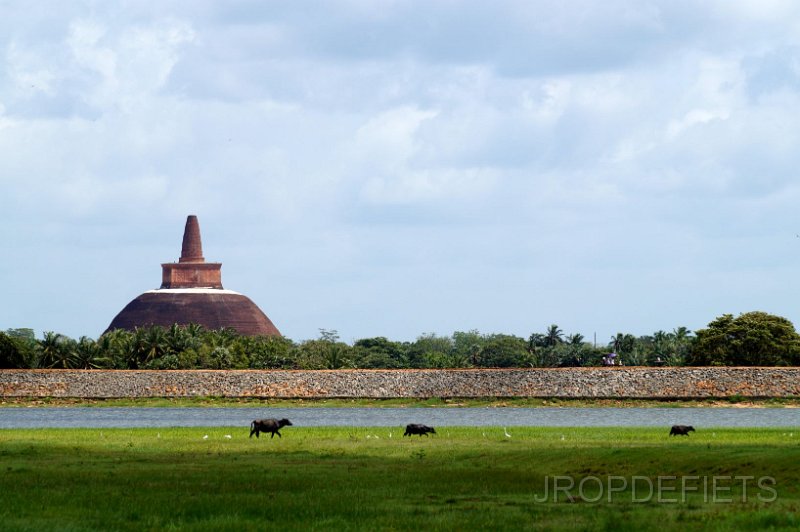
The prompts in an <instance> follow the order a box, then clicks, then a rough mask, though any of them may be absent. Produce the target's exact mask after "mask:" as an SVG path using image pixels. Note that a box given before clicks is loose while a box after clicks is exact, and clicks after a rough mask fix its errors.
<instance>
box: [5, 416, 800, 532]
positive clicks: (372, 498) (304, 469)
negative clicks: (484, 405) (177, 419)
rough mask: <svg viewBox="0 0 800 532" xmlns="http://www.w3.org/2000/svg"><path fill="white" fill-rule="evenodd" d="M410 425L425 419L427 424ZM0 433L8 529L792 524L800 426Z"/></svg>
mask: <svg viewBox="0 0 800 532" xmlns="http://www.w3.org/2000/svg"><path fill="white" fill-rule="evenodd" d="M410 421H420V422H424V421H425V420H424V416H423V418H415V419H414V420H410ZM696 428H697V431H696V432H693V433H691V435H690V436H688V437H670V436H669V427H664V428H663V429H661V428H659V429H644V428H636V429H629V428H624V429H623V428H532V427H531V428H521V427H515V428H513V429H511V428H509V429H508V430H506V429H504V428H502V427H490V428H452V427H442V428H441V429H440V430H437V434H436V435H432V436H430V437H425V436H422V437H420V436H413V437H405V438H404V437H402V433H403V427H397V428H308V427H298V426H292V427H286V428H285V429H284V430H283V431H282V432H283V438H277V437H276V438H274V439H270V438H266V439H265V438H263V437H262V438H260V439H256V438H252V439H250V438H248V431H249V427H243V426H242V427H226V428H219V427H216V428H191V429H189V428H176V429H163V428H162V429H115V430H109V429H103V430H100V429H94V430H84V429H74V430H59V431H53V430H48V429H46V428H43V429H38V430H0V455H2V467H3V472H2V473H3V474H2V475H0V490H2V493H3V497H2V498H0V522H2V523H3V526H2V528H3V529H4V530H12V531H16V530H51V529H60V530H142V529H145V530H163V529H175V530H198V531H199V530H209V529H213V530H237V531H238V530H261V529H264V528H270V527H275V528H278V527H280V528H281V529H285V530H301V529H302V530H308V529H326V530H329V529H337V530H338V529H342V530H398V529H402V530H408V529H419V528H425V529H432V530H466V529H473V528H475V527H480V528H487V529H492V530H512V529H513V530H520V529H530V530H537V529H538V530H546V529H549V530H552V529H556V530H563V529H592V530H603V529H613V530H652V529H659V530H665V531H668V530H687V529H690V530H751V529H773V530H781V529H783V530H795V529H797V527H798V526H800V518H798V517H797V513H796V510H797V507H798V504H800V494H798V486H800V465H798V464H800V447H798V445H797V439H798V438H800V429H798V430H797V431H792V430H788V429H714V428H707V427H705V428H704V427H696Z"/></svg>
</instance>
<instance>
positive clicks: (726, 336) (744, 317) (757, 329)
mask: <svg viewBox="0 0 800 532" xmlns="http://www.w3.org/2000/svg"><path fill="white" fill-rule="evenodd" d="M798 362H800V335H798V334H797V332H796V331H795V329H794V325H792V322H790V321H789V320H787V319H786V318H782V317H780V316H773V315H771V314H767V313H765V312H748V313H746V314H741V315H739V316H738V317H736V318H734V317H733V316H732V315H730V314H725V315H724V316H721V317H719V318H717V319H716V320H714V321H712V322H711V323H709V324H708V328H706V329H701V330H699V331H697V341H696V343H695V346H694V349H693V350H692V355H691V357H690V359H689V363H690V364H693V365H701V366H711V365H718V366H791V365H796V364H797V363H798Z"/></svg>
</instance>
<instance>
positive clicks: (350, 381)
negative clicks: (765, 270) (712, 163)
mask: <svg viewBox="0 0 800 532" xmlns="http://www.w3.org/2000/svg"><path fill="white" fill-rule="evenodd" d="M0 396H2V397H84V398H116V397H127V398H140V397H244V398H246V397H255V398H285V399H290V398H308V399H322V398H429V397H439V398H456V397H458V398H481V397H542V398H573V399H574V398H597V399H618V398H638V399H691V398H728V397H752V398H773V397H778V398H780V397H796V396H800V367H783V368H772V367H738V368H728V367H668V368H653V367H609V368H528V369H521V368H520V369H516V368H515V369H460V370H433V369H427V370H423V369H420V370H309V371H306V370H294V371H288V370H264V371H259V370H244V371H238V370H216V371H215V370H186V371H157V370H0Z"/></svg>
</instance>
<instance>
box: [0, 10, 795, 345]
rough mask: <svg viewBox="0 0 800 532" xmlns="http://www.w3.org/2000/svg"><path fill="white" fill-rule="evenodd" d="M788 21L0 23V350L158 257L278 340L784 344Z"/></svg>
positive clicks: (91, 16) (445, 18)
mask: <svg viewBox="0 0 800 532" xmlns="http://www.w3.org/2000/svg"><path fill="white" fill-rule="evenodd" d="M798 117H800V4H798V3H797V2H793V1H785V2H784V1H779V0H776V1H770V0H755V1H751V2H749V1H738V2H737V1H729V0H720V1H706V2H682V1H675V0H669V1H663V2H650V1H646V0H630V1H613V0H609V1H604V2H596V1H580V0H575V1H566V2H565V1H562V0H558V1H525V0H522V1H518V2H515V1H505V2H504V1H497V2H477V1H474V2H473V1H463V2H462V1H456V0H450V1H444V0H443V1H433V2H432V1H430V0H420V1H385V2H381V1H374V0H363V1H362V0H351V1H339V2H336V1H332V2H283V1H281V2H278V1H275V2H265V1H260V0H259V1H256V0H253V1H246V0H242V1H226V2H221V1H202V0H187V1H185V2H181V1H161V0H159V1H153V2H148V1H130V2H128V1H119V2H107V1H96V2H95V1H86V2H80V1H73V2H63V1H61V0H55V1H45V0H40V1H37V2H33V3H31V2H22V1H8V0H0V242H2V255H0V259H2V260H0V282H2V289H1V290H2V291H1V292H0V294H2V296H1V297H0V302H1V303H0V330H3V329H7V328H11V327H30V328H33V329H34V330H35V331H36V332H37V335H41V334H42V332H43V331H56V332H61V333H64V334H67V335H69V336H72V337H74V338H77V337H80V336H82V335H86V336H90V337H93V338H95V337H97V336H99V335H100V333H102V331H103V330H104V329H105V328H106V327H107V326H108V324H109V323H110V321H111V319H112V318H113V317H114V316H115V315H116V313H117V312H119V311H120V310H121V309H122V308H123V307H124V306H125V305H126V304H127V303H128V302H129V301H130V300H131V299H133V298H134V297H136V296H137V295H139V294H140V293H142V292H144V291H145V290H149V289H152V288H157V287H158V286H159V284H160V282H161V267H160V264H161V263H162V262H171V261H175V260H177V258H178V256H179V255H180V245H181V238H182V234H183V226H184V223H185V220H186V216H187V215H188V214H196V215H198V217H199V220H200V226H201V230H202V235H203V248H204V254H205V257H206V259H207V260H209V261H216V262H222V264H223V268H222V274H223V275H222V280H223V284H224V285H225V287H226V288H229V289H232V290H236V291H239V292H242V293H244V294H246V295H247V296H249V297H250V298H251V299H253V300H254V301H255V302H256V303H257V304H258V305H259V306H260V307H261V308H262V309H263V310H264V311H265V312H266V313H267V315H269V316H270V317H271V318H272V320H273V321H274V322H275V324H276V325H277V327H278V328H279V329H280V330H281V331H282V332H283V333H284V334H285V335H286V336H289V337H290V338H292V339H295V340H303V339H308V338H314V337H316V336H317V335H318V331H319V329H329V330H331V329H334V330H337V331H338V332H339V334H340V336H341V338H342V339H343V340H345V341H348V342H352V341H353V340H356V339H359V338H365V337H373V336H386V337H389V338H391V339H395V340H413V339H414V338H416V337H417V336H418V335H420V334H422V333H430V332H433V333H437V334H443V335H449V334H451V333H452V332H454V331H466V330H471V329H477V330H479V331H480V332H483V333H494V332H498V333H508V334H516V335H520V336H526V337H527V336H528V335H529V334H530V333H531V332H542V331H544V329H545V328H546V327H547V326H548V325H550V324H558V325H559V327H561V329H563V330H564V332H565V333H581V334H583V335H584V336H586V337H587V338H588V339H592V338H593V337H594V335H595V334H596V337H597V340H598V343H606V342H607V341H608V339H609V338H610V336H611V335H612V334H614V333H616V332H630V333H633V334H636V335H641V334H650V333H652V332H654V331H656V330H659V329H663V330H667V331H669V330H672V329H673V328H675V327H678V326H686V327H688V328H690V329H692V330H695V329H698V328H702V327H704V326H706V325H707V324H708V322H710V321H711V320H713V319H714V318H715V317H717V316H719V315H721V314H723V313H731V314H734V315H736V314H738V313H741V312H747V311H751V310H763V311H766V312H770V313H774V314H778V315H782V316H785V317H787V318H789V319H790V320H792V321H794V322H797V321H798V320H800V307H798V303H797V302H798V300H799V299H800V298H799V297H798V296H800V289H798V286H797V282H796V279H797V273H798V266H800V238H798V233H800V220H798V216H797V214H796V213H797V210H798V205H800V179H798V173H800V164H798V163H800V152H799V151H798V147H800V120H798Z"/></svg>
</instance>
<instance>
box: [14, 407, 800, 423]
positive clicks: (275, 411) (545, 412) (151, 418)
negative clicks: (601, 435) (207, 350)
mask: <svg viewBox="0 0 800 532" xmlns="http://www.w3.org/2000/svg"><path fill="white" fill-rule="evenodd" d="M265 417H274V418H283V417H286V418H289V419H291V420H292V423H293V424H294V425H296V426H306V427H318V426H345V427H393V426H397V427H402V426H405V425H406V424H407V423H425V424H426V425H433V426H473V427H486V426H496V427H513V426H543V427H601V426H606V427H609V426H611V427H655V426H671V425H676V424H680V425H695V426H702V427H800V409H796V408H485V407H484V408H453V407H450V408H344V407H343V408H324V407H315V408H195V407H187V408H142V407H127V408H105V407H103V408H87V407H52V408H51V407H47V408H0V428H36V427H62V428H70V427H83V428H114V427H118V428H127V427H228V426H242V427H246V426H249V425H250V422H251V421H252V420H253V419H256V418H265Z"/></svg>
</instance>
